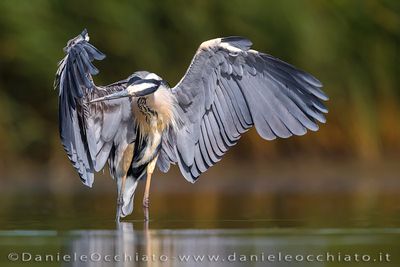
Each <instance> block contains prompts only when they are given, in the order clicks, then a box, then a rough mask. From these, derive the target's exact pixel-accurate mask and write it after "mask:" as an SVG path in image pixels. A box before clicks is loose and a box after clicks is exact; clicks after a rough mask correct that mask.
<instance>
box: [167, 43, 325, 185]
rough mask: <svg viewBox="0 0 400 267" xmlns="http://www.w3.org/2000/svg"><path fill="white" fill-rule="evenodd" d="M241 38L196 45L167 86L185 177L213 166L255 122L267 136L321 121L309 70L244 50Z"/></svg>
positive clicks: (316, 90)
mask: <svg viewBox="0 0 400 267" xmlns="http://www.w3.org/2000/svg"><path fill="white" fill-rule="evenodd" d="M251 45H252V44H251V42H250V41H249V40H247V39H245V38H241V37H229V38H222V39H216V40H212V41H209V42H208V43H205V44H203V47H200V49H199V50H198V52H197V54H196V55H195V57H194V58H193V60H192V63H191V65H190V67H189V69H188V71H187V73H186V75H185V76H184V78H183V79H182V80H181V81H180V82H179V83H178V84H177V85H176V86H175V87H174V88H172V92H173V94H174V95H175V96H176V98H177V101H178V102H179V105H180V107H181V108H182V109H183V110H184V114H185V115H184V116H183V117H182V118H183V119H184V126H183V128H181V129H178V130H177V132H176V135H177V137H176V140H177V142H176V144H175V146H174V147H173V149H174V152H175V154H176V160H175V162H173V161H171V162H173V163H178V165H179V167H180V170H181V172H182V174H183V175H184V176H185V178H186V179H187V180H189V181H191V182H194V181H195V180H196V179H197V178H198V176H199V175H200V174H201V173H203V172H205V171H206V170H207V169H208V168H209V167H211V166H213V165H214V164H215V163H216V162H218V161H219V160H220V158H221V157H222V156H223V155H224V154H225V153H226V151H227V150H228V149H229V147H231V146H233V145H235V144H236V143H237V141H238V139H239V138H240V135H241V134H243V133H244V132H246V131H247V130H248V129H249V128H250V127H251V126H253V125H255V127H256V130H257V132H258V133H259V135H260V136H261V137H262V138H264V139H266V140H272V139H275V138H276V137H282V138H287V137H290V136H292V135H303V134H305V133H306V131H307V129H309V130H312V131H316V130H318V125H317V123H316V121H319V122H322V123H323V122H325V117H324V115H323V113H326V112H327V109H326V107H325V106H324V105H323V103H322V100H327V99H328V97H327V96H326V95H325V93H324V92H323V91H322V90H321V89H320V88H321V87H322V84H321V83H320V82H319V81H318V80H317V79H316V78H314V77H313V76H311V75H310V74H307V73H305V72H303V71H300V70H298V69H296V68H295V67H294V66H292V65H290V64H288V63H285V62H283V61H281V60H279V59H277V58H274V57H272V56H270V55H267V54H264V53H260V52H257V51H254V50H250V47H251Z"/></svg>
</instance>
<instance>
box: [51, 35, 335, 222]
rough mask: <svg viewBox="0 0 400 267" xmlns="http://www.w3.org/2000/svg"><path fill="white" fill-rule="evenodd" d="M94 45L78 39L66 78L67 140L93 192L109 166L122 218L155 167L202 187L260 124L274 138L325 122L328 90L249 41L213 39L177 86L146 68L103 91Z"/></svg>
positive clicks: (63, 65)
mask: <svg viewBox="0 0 400 267" xmlns="http://www.w3.org/2000/svg"><path fill="white" fill-rule="evenodd" d="M88 39H89V37H88V35H87V32H86V31H84V32H83V33H82V34H81V35H79V36H78V37H76V38H74V39H72V40H71V41H69V42H68V45H67V47H66V49H65V51H66V52H67V55H66V57H65V58H64V59H63V60H62V61H61V62H60V65H59V69H58V71H57V75H56V81H55V86H56V87H58V88H59V110H60V111H59V116H60V136H61V140H62V143H63V145H64V148H65V150H66V152H67V154H68V157H69V159H70V160H71V162H72V164H73V165H74V167H75V168H76V170H77V171H78V173H79V175H80V177H81V179H82V181H83V182H84V183H85V184H86V185H89V186H91V185H92V183H93V175H94V172H97V171H100V170H101V169H102V168H103V167H104V164H105V162H106V161H107V160H108V163H109V166H110V170H111V175H112V176H113V177H114V178H115V179H116V180H117V185H118V192H119V194H121V198H122V201H123V207H122V213H121V214H119V215H118V214H117V217H118V218H119V217H120V216H121V217H123V216H126V215H127V214H129V213H131V212H132V209H133V206H132V205H133V204H132V203H133V195H134V191H135V188H136V186H137V181H138V180H139V179H140V178H141V177H142V176H144V174H145V173H146V172H147V177H148V179H150V178H151V173H152V172H153V169H154V166H153V165H154V164H153V163H152V162H154V163H155V162H156V163H157V166H158V167H159V169H160V170H161V171H163V172H167V171H168V170H169V168H170V164H177V165H178V166H179V168H180V170H181V172H182V174H183V176H184V177H185V178H186V179H187V180H188V181H190V182H194V181H196V179H197V178H198V177H199V176H200V175H201V174H202V173H203V172H205V171H207V170H208V169H209V168H210V167H211V166H213V165H215V164H216V163H217V162H219V161H220V160H221V158H222V157H223V155H224V154H225V153H226V152H227V151H228V150H229V148H230V147H232V146H234V145H235V144H236V143H237V142H238V140H239V139H240V137H241V135H242V134H243V133H245V132H246V131H248V130H249V129H250V128H251V127H252V126H255V128H256V130H257V132H258V134H259V135H260V136H261V137H262V138H264V139H266V140H272V139H275V138H276V137H281V138H288V137H290V136H292V135H303V134H305V133H306V132H307V130H308V129H309V130H312V131H316V130H318V124H317V122H321V123H324V122H325V117H324V113H327V112H328V110H327V108H326V107H325V106H324V104H323V101H325V100H328V97H327V96H326V95H325V93H324V92H323V91H322V90H321V88H322V84H321V83H320V82H319V81H318V80H317V79H316V78H315V77H313V76H312V75H310V74H308V73H306V72H304V71H301V70H299V69H297V68H296V67H294V66H292V65H290V64H288V63H286V62H284V61H282V60H279V59H277V58H274V57H272V56H270V55H267V54H264V53H261V52H258V51H255V50H251V49H250V48H251V46H252V43H251V41H250V40H247V39H245V38H242V37H227V38H218V39H213V40H209V41H207V42H204V43H203V44H202V45H201V46H200V47H199V49H198V51H197V52H196V54H195V56H194V58H193V60H192V62H191V64H190V66H189V68H188V70H187V71H186V74H185V75H184V77H183V78H182V79H181V81H180V82H179V83H178V84H177V85H176V86H175V87H173V88H169V86H168V85H167V83H166V82H165V81H163V80H162V79H161V78H160V77H159V76H157V75H155V74H153V73H149V72H144V71H141V72H136V73H134V74H133V75H131V76H130V77H128V78H127V79H125V80H122V81H119V82H116V83H114V84H111V85H108V86H103V87H102V86H95V85H94V83H93V81H92V76H91V75H95V74H97V73H98V71H97V69H96V68H95V67H94V66H93V64H92V61H93V60H94V59H97V60H101V59H103V58H104V55H103V54H102V53H101V52H100V51H98V50H97V49H96V48H95V47H93V46H92V45H91V44H89V43H88ZM125 165H126V166H127V167H121V166H125ZM149 175H150V176H149ZM121 181H123V182H121ZM146 188H147V186H146ZM124 194H125V195H124ZM122 195H123V196H122Z"/></svg>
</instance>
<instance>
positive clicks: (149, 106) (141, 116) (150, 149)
mask: <svg viewBox="0 0 400 267" xmlns="http://www.w3.org/2000/svg"><path fill="white" fill-rule="evenodd" d="M176 105H177V102H176V99H175V97H174V95H173V94H172V93H171V91H170V89H169V88H166V87H163V86H161V87H160V88H159V89H158V90H157V91H156V92H154V93H153V94H151V95H148V96H144V97H139V98H136V99H133V101H132V110H133V113H134V118H135V124H136V126H137V127H138V132H139V136H138V139H137V140H136V142H139V143H140V142H145V145H144V146H143V148H142V151H141V152H140V153H138V157H137V158H136V162H134V163H133V165H134V166H140V165H142V164H147V163H148V162H150V161H151V160H152V159H153V158H154V157H155V156H156V155H157V154H158V151H159V148H160V147H161V142H162V136H163V134H164V133H165V131H166V130H167V129H168V127H175V125H176V120H177V118H176V117H177V116H176V115H175V114H176V111H175V109H176Z"/></svg>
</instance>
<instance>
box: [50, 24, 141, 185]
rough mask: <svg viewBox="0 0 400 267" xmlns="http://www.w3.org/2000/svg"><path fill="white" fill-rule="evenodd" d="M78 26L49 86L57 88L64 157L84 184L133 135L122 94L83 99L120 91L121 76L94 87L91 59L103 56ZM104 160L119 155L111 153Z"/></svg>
mask: <svg viewBox="0 0 400 267" xmlns="http://www.w3.org/2000/svg"><path fill="white" fill-rule="evenodd" d="M88 41H89V36H88V33H87V31H86V30H84V31H83V32H82V33H81V34H80V35H78V36H77V37H76V38H74V39H72V40H70V41H69V42H68V44H67V47H66V48H65V49H64V50H65V52H66V56H65V57H64V59H63V60H61V62H60V63H59V68H58V70H57V73H56V79H55V83H54V85H55V88H58V90H59V129H60V137H61V141H62V143H63V146H64V149H65V151H66V152H67V155H68V158H69V159H70V161H71V163H72V164H73V166H74V167H75V169H76V170H77V171H78V173H79V176H80V177H81V180H82V182H83V183H84V184H86V185H88V186H91V185H92V183H93V177H94V172H96V171H99V170H101V169H102V168H103V167H104V164H105V162H106V161H107V159H108V158H109V156H110V152H114V151H116V150H118V149H123V148H124V147H126V146H127V144H129V143H132V142H133V141H134V139H135V131H134V125H133V118H132V117H131V116H132V114H131V112H130V100H129V99H128V98H123V99H118V100H113V101H106V102H98V103H93V104H88V103H87V102H88V101H90V100H91V99H94V98H98V97H101V96H104V95H108V94H110V93H112V92H117V91H121V90H124V89H125V88H126V86H127V80H124V81H120V82H117V83H114V84H111V85H108V86H104V87H99V86H96V85H95V84H94V83H93V80H92V75H95V74H97V73H98V70H97V69H96V67H95V66H93V64H92V62H93V60H95V59H96V60H102V59H103V58H104V57H105V55H104V54H103V53H101V52H100V51H99V50H97V49H96V48H95V47H94V46H92V45H91V44H90V43H89V42H88ZM111 154H112V155H111V156H112V157H111V158H112V161H111V162H110V165H115V166H116V165H117V161H118V160H120V159H119V158H116V157H114V156H113V155H114V154H116V153H111Z"/></svg>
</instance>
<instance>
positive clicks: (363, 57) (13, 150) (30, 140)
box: [0, 0, 400, 213]
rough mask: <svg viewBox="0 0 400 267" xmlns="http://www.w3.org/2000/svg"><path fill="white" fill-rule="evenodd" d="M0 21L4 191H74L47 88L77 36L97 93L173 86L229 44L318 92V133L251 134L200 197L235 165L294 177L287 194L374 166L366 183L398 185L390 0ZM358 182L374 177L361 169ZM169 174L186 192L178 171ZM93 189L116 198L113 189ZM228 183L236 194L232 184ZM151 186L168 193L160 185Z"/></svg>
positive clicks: (1, 7)
mask: <svg viewBox="0 0 400 267" xmlns="http://www.w3.org/2000/svg"><path fill="white" fill-rule="evenodd" d="M0 11H1V16H0V155H1V156H0V177H1V179H0V186H1V188H2V189H3V191H7V190H11V191H18V190H22V189H24V188H25V189H26V188H27V189H28V190H32V188H35V190H36V189H37V190H42V189H43V188H47V189H48V188H50V189H51V190H53V189H54V190H60V191H67V189H68V188H72V189H73V190H75V188H83V186H81V185H80V182H79V179H78V177H77V175H76V173H75V171H74V170H73V169H72V167H71V165H70V163H69V161H68V159H67V157H66V155H65V153H64V151H63V149H62V146H61V144H60V141H59V137H58V122H57V91H55V90H53V79H54V74H55V72H56V69H57V62H58V61H59V60H61V58H62V57H63V56H64V54H63V50H62V48H63V47H64V46H65V44H66V42H67V41H68V40H69V39H70V38H72V37H74V36H76V35H77V34H79V33H80V32H81V30H82V29H84V28H87V29H88V31H89V34H90V37H91V42H92V43H93V44H94V45H95V46H96V47H98V48H99V49H100V50H101V51H103V52H104V53H105V54H106V55H107V58H106V59H105V60H104V61H102V62H96V66H97V67H98V68H99V69H100V75H98V76H96V77H95V82H96V83H97V84H99V85H101V84H107V83H111V82H114V81H116V80H120V79H124V78H125V77H127V76H128V75H130V74H131V73H133V72H134V71H136V70H149V71H152V72H155V73H158V74H159V75H160V76H162V77H163V78H164V79H166V80H168V81H169V82H170V84H171V85H174V84H175V83H176V82H177V81H178V80H179V79H180V78H181V77H182V75H183V74H184V72H185V70H186V68H187V66H188V65H189V63H190V60H191V58H192V56H193V54H194V52H195V51H196V49H197V47H198V45H199V44H200V43H201V42H202V41H204V40H207V39H210V38H215V37H220V36H229V35H241V36H245V37H248V38H249V39H251V40H252V41H253V43H254V46H253V47H254V49H257V50H260V51H264V52H267V53H270V54H272V55H274V56H276V57H279V58H281V59H283V60H285V61H287V62H290V63H292V64H294V65H296V66H298V67H299V68H301V69H304V70H306V71H308V72H310V73H312V74H314V75H315V76H316V77H317V78H319V79H320V80H321V81H322V82H323V84H324V90H325V91H326V92H327V94H328V95H329V96H330V100H329V102H327V106H328V108H329V110H330V112H329V114H328V116H327V124H325V125H321V127H320V131H319V132H316V133H310V134H308V135H306V136H303V137H294V138H291V139H288V140H276V141H273V142H265V141H263V140H262V139H261V138H259V137H258V136H257V134H256V132H255V131H254V130H252V131H250V132H249V133H247V134H246V135H245V136H244V137H243V139H242V140H241V141H240V142H239V146H238V147H235V148H234V149H232V151H230V153H228V155H227V156H226V157H225V159H224V160H223V161H222V163H220V164H218V165H217V166H216V167H214V168H213V169H212V170H211V171H210V173H211V174H208V173H207V174H205V175H204V176H208V178H207V179H209V181H210V183H209V185H210V187H211V185H212V183H223V182H221V180H223V179H224V177H220V178H215V179H212V178H211V177H210V176H225V177H227V176H235V175H236V176H238V174H237V173H236V172H234V171H233V170H235V169H236V170H237V169H238V168H239V167H238V166H243V167H240V169H241V170H243V172H244V173H245V174H243V175H248V176H257V175H258V177H261V178H262V177H265V176H268V177H270V179H274V177H277V176H279V175H282V170H285V171H286V172H288V171H292V172H298V174H297V175H289V174H288V175H287V176H290V177H292V180H290V182H289V181H288V182H287V183H288V184H290V183H296V181H299V184H300V183H301V182H300V180H296V179H298V177H295V176H306V177H307V179H308V178H309V179H314V178H315V180H318V179H322V178H321V177H319V176H318V175H315V173H318V172H319V173H323V172H324V171H325V172H326V173H332V175H331V176H332V177H333V178H332V184H335V182H334V181H335V179H336V178H337V176H340V177H342V176H343V177H347V176H353V175H349V173H351V170H353V171H354V172H356V173H358V176H360V174H359V173H360V172H362V170H364V167H366V166H368V167H370V166H378V167H377V169H376V171H375V172H376V176H374V177H373V178H374V179H375V178H376V179H378V178H380V177H382V176H385V177H389V178H394V177H395V176H396V175H398V170H399V168H398V167H397V165H396V164H397V163H396V162H398V159H399V158H400V116H399V115H400V105H399V101H400V87H399V84H400V75H399V73H400V64H399V62H400V45H399V44H400V2H399V1H373V0H365V1H364V0H360V1H357V0H354V1H345V0H342V1H340V0H335V1H333V0H331V1H317V0H303V1H262V0H248V1H239V0H231V1H203V0H197V1H173V0H166V1H155V0H154V1H76V0H71V1H57V0H35V1H20V0H13V1H11V0H2V1H0ZM320 162H329V164H325V163H324V164H322V165H321V163H320ZM224 164H225V165H224ZM354 164H355V166H356V167H354ZM296 166H298V167H296ZM338 166H340V167H338ZM388 166H389V167H388ZM315 168H316V169H315ZM228 169H233V170H230V171H227V170H228ZM267 170H270V172H271V173H272V174H271V175H270V174H269V173H268V171H267ZM311 170H312V171H313V172H311ZM349 170H350V171H349ZM336 171H337V172H339V173H345V174H344V175H342V176H341V175H339V174H338V173H337V172H336ZM283 172H284V171H283ZM335 172H336V173H335ZM364 172H365V173H366V176H368V175H372V174H371V172H370V171H369V169H368V168H367V169H366V171H365V170H364ZM239 173H242V172H239ZM310 173H313V174H312V175H310ZM372 173H373V172H372ZM313 175H314V176H316V177H314V176H313ZM105 176H107V173H106V175H105ZM158 176H161V175H160V174H158ZM170 176H171V174H170ZM172 176H174V177H175V176H176V177H179V178H177V180H178V179H179V181H181V183H182V184H179V185H180V186H186V185H183V184H184V180H183V178H181V177H180V174H179V173H178V172H177V171H176V169H175V170H173V172H172ZM354 176H357V175H354ZM310 177H311V178H310ZM324 177H327V176H326V175H325V176H324ZM335 177H336V178H335ZM203 179H206V178H203ZM226 179H228V178H226ZM249 179H250V178H249ZM277 179H282V177H278V178H277ZM344 179H347V178H344ZM349 179H350V180H351V179H353V177H349ZM354 179H355V180H356V178H354ZM98 180H100V181H104V182H97V183H100V184H102V183H103V184H105V187H104V188H106V190H108V191H111V189H112V191H114V187H112V186H111V185H112V184H113V183H112V181H111V179H107V180H105V179H98ZM200 180H201V179H200ZM211 180H214V181H213V182H211ZM236 180H237V182H238V186H237V187H240V186H241V185H240V183H239V182H240V181H241V178H237V179H236ZM339 180H340V179H339ZM159 181H160V184H161V183H165V184H166V185H165V188H168V189H170V188H171V187H169V185H168V182H165V180H164V179H162V178H161V177H160V179H159ZM340 181H341V180H340ZM364 181H365V180H364ZM187 186H188V188H189V185H187ZM155 187H156V188H157V185H155ZM221 187H223V186H221ZM370 187H371V188H372V187H374V184H372V185H371V186H370ZM110 188H111V189H110ZM160 188H161V186H160ZM184 188H186V187H184ZM270 188H271V187H270ZM272 188H273V186H272ZM279 188H280V187H279ZM47 189H46V190H47ZM82 190H85V189H82ZM97 190H99V189H97ZM160 190H161V189H160ZM184 190H186V189H184ZM110 199H112V198H110ZM111 204H112V205H110V211H111V210H112V209H113V204H114V202H112V203H111ZM107 212H109V211H107ZM216 213H217V211H216Z"/></svg>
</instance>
